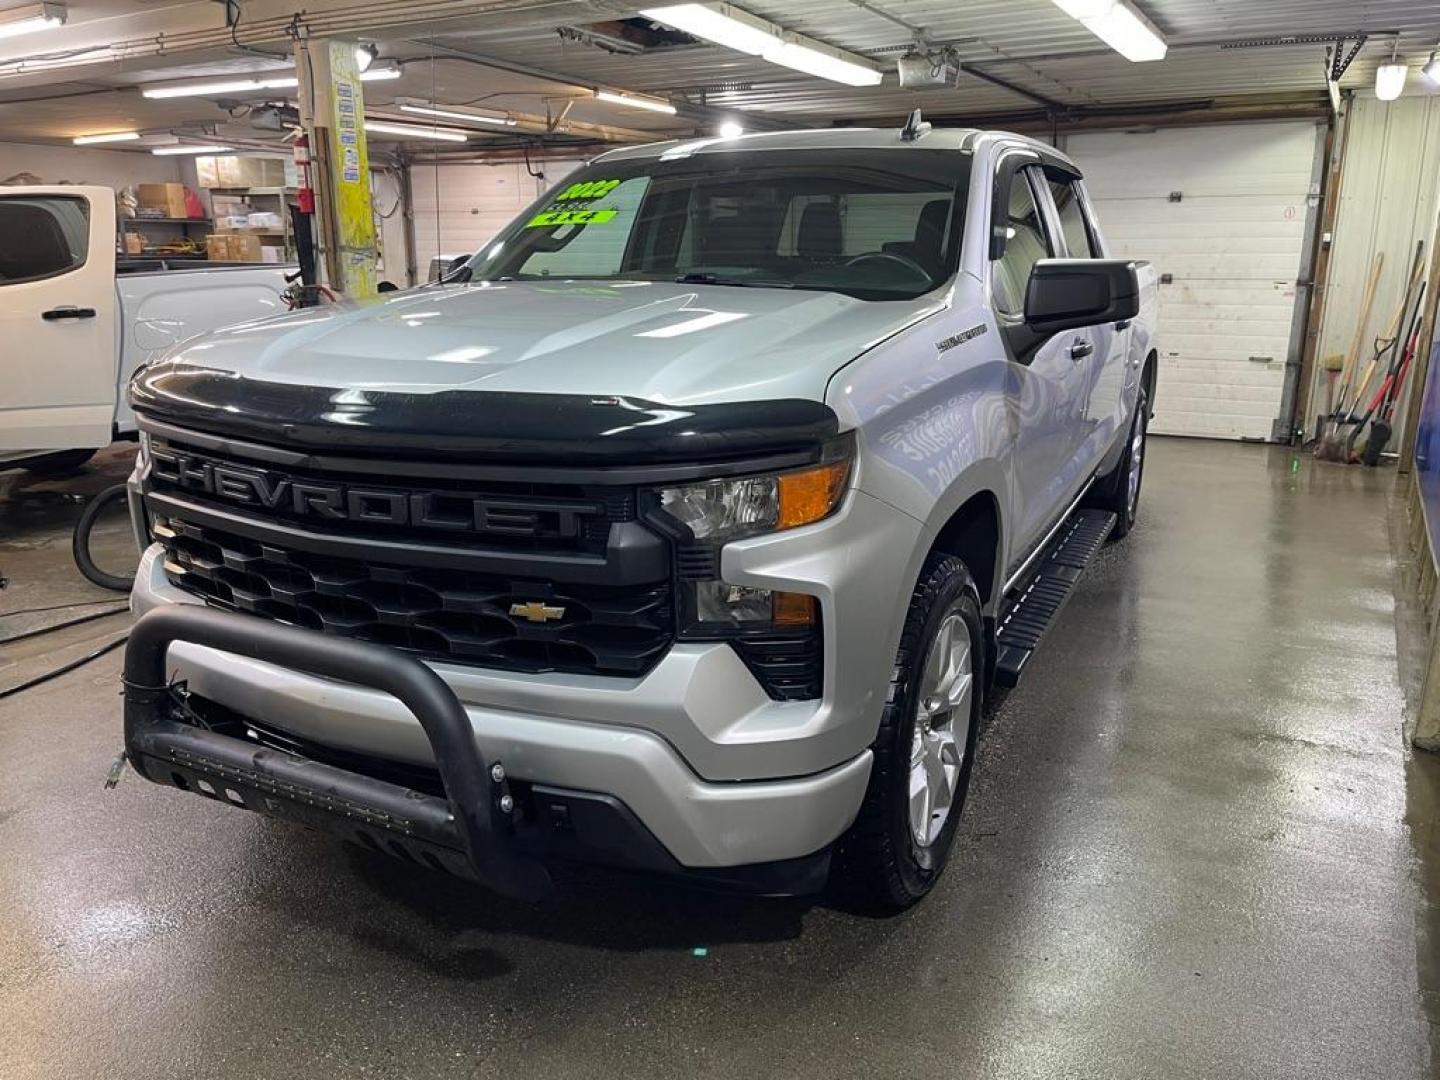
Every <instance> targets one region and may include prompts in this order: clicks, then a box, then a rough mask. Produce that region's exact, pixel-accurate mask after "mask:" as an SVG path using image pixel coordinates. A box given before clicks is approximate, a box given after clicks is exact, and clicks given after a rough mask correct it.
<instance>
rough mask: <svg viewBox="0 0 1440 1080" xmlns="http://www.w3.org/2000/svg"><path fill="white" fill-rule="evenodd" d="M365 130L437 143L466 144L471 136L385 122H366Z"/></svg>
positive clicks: (416, 125)
mask: <svg viewBox="0 0 1440 1080" xmlns="http://www.w3.org/2000/svg"><path fill="white" fill-rule="evenodd" d="M365 130H366V131H374V132H376V133H378V134H381V135H399V136H401V137H402V138H408V139H434V140H436V141H437V142H465V141H466V140H467V139H468V138H469V137H470V136H468V135H466V134H465V132H463V131H452V130H450V129H449V128H432V127H421V126H420V125H419V124H392V123H389V122H388V121H385V120H366V121H365Z"/></svg>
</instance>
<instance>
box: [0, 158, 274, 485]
mask: <svg viewBox="0 0 1440 1080" xmlns="http://www.w3.org/2000/svg"><path fill="white" fill-rule="evenodd" d="M115 224H116V222H115V192H114V190H112V189H111V188H108V187H99V186H95V185H80V184H60V185H53V186H33V187H0V341H3V342H4V349H3V355H4V357H5V378H4V382H3V383H0V469H3V468H12V467H17V466H24V467H26V468H29V469H32V470H34V471H37V472H45V471H63V470H65V469H69V468H73V467H74V466H76V465H79V464H82V463H83V462H84V461H85V460H86V459H88V458H89V457H90V455H91V454H93V453H94V452H95V451H96V450H97V449H99V448H100V447H102V446H105V445H107V444H108V443H110V442H111V440H113V439H116V438H123V437H126V436H133V434H134V431H135V418H134V417H133V416H132V415H131V413H130V408H129V406H128V405H127V404H126V401H125V386H126V383H128V382H129V380H130V376H131V374H133V373H134V371H135V369H136V368H138V367H139V366H140V365H141V364H143V363H145V362H146V361H148V360H151V359H154V358H155V357H156V356H159V355H160V354H161V353H163V352H165V351H166V350H167V349H169V348H171V347H172V346H174V345H175V344H176V343H178V342H180V341H183V340H185V339H186V338H188V337H194V336H195V335H196V334H199V333H203V332H205V331H207V330H215V329H217V328H219V327H221V326H225V325H227V324H229V323H234V322H245V321H247V320H252V319H257V318H260V317H262V316H265V315H273V314H275V313H277V312H281V311H284V310H286V304H285V301H284V297H283V294H284V292H285V279H284V275H285V269H286V268H285V267H282V266H260V265H244V264H236V265H228V266H215V265H209V264H206V263H205V262H203V261H201V262H196V261H189V262H187V261H185V260H176V259H165V258H146V257H117V255H116V253H115Z"/></svg>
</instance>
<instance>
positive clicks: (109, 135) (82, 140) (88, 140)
mask: <svg viewBox="0 0 1440 1080" xmlns="http://www.w3.org/2000/svg"><path fill="white" fill-rule="evenodd" d="M138 138H140V133H139V132H138V131H108V132H106V133H104V134H103V135H76V136H75V138H73V139H71V140H70V141H71V142H72V143H74V144H75V145H76V146H90V145H92V144H94V143H107V142H134V141H135V140H136V139H138Z"/></svg>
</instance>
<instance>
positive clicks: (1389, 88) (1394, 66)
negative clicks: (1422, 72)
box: [1375, 60, 1410, 101]
mask: <svg viewBox="0 0 1440 1080" xmlns="http://www.w3.org/2000/svg"><path fill="white" fill-rule="evenodd" d="M1409 74H1410V68H1409V66H1408V65H1406V64H1402V63H1399V62H1398V61H1394V60H1392V61H1391V62H1390V63H1388V64H1381V65H1380V66H1379V67H1378V68H1376V69H1375V96H1376V97H1377V98H1379V99H1380V100H1381V101H1394V100H1395V99H1396V98H1398V97H1399V96H1400V95H1401V93H1402V92H1404V90H1405V77H1406V76H1407V75H1409Z"/></svg>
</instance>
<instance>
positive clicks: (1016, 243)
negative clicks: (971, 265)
mask: <svg viewBox="0 0 1440 1080" xmlns="http://www.w3.org/2000/svg"><path fill="white" fill-rule="evenodd" d="M1031 173H1038V170H1037V169H1034V168H1025V169H1021V170H1020V171H1019V172H1017V173H1016V174H1015V176H1014V179H1012V180H1011V182H1010V201H1009V209H1008V211H1007V214H1006V221H1005V254H1004V255H1002V256H1000V258H999V259H997V260H996V261H995V263H994V266H993V271H992V273H991V275H990V291H991V292H992V294H993V295H994V297H995V306H996V307H998V308H999V309H1000V310H1001V311H1003V312H1004V313H1005V314H1007V315H1020V314H1023V313H1024V311H1025V287H1026V286H1027V285H1028V284H1029V283H1030V271H1031V269H1032V268H1033V267H1034V266H1035V264H1036V263H1037V262H1039V261H1040V260H1041V259H1047V258H1050V257H1051V256H1052V255H1053V249H1052V247H1051V245H1050V241H1049V239H1048V238H1047V236H1046V234H1045V222H1044V219H1043V218H1042V217H1041V216H1040V207H1039V205H1037V204H1036V202H1035V193H1034V191H1032V190H1031V188H1030V174H1031Z"/></svg>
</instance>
